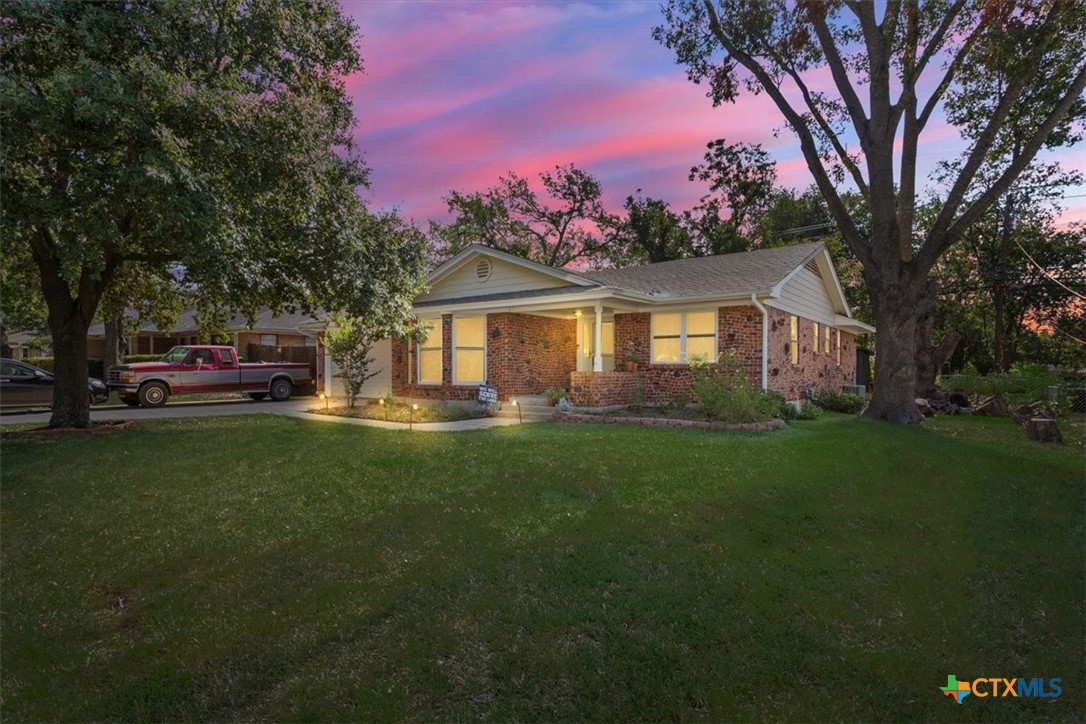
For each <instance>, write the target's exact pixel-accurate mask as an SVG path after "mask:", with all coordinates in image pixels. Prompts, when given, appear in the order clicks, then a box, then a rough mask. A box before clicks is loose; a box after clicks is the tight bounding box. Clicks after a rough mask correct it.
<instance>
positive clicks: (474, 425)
mask: <svg viewBox="0 0 1086 724" xmlns="http://www.w3.org/2000/svg"><path fill="white" fill-rule="evenodd" d="M283 414H285V415H289V416H290V417H299V418H301V419H303V420H312V421H314V422H333V423H338V424H341V425H361V426H362V427H380V428H382V429H385V430H407V429H408V425H407V423H406V422H385V421H384V420H364V419H362V418H358V417H339V416H338V415H314V414H313V413H310V412H285V413H283ZM529 422H532V420H525V421H524V424H525V425H527V424H528V423H529ZM519 424H520V422H518V421H517V420H516V419H515V418H513V419H510V418H507V417H477V418H474V419H472V420H455V421H453V422H416V423H415V425H414V427H413V428H412V431H413V432H460V431H462V430H484V429H486V428H488V427H505V426H507V425H519Z"/></svg>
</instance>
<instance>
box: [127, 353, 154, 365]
mask: <svg viewBox="0 0 1086 724" xmlns="http://www.w3.org/2000/svg"><path fill="white" fill-rule="evenodd" d="M160 359H162V355H160V354H126V355H125V356H124V363H125V364H128V363H129V362H158V361H159V360H160Z"/></svg>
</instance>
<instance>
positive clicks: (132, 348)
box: [87, 309, 318, 357]
mask: <svg viewBox="0 0 1086 724" xmlns="http://www.w3.org/2000/svg"><path fill="white" fill-rule="evenodd" d="M313 321H314V318H313V317H311V316H309V315H305V314H284V315H280V316H275V315H273V314H272V313H271V311H269V310H267V309H262V310H260V312H259V313H258V314H257V316H256V318H255V319H253V321H252V325H250V324H249V319H248V317H246V316H244V315H239V314H235V315H233V316H232V317H230V318H229V319H228V320H227V321H226V325H225V328H226V333H227V334H228V335H229V337H230V343H231V344H233V345H234V347H235V348H236V349H237V350H238V353H239V354H240V355H242V356H245V354H246V350H247V348H248V346H249V345H250V344H258V345H262V346H265V347H277V348H279V347H316V346H317V344H318V340H317V335H316V334H315V333H314V332H306V331H302V328H303V326H305V325H308V324H312V323H313ZM126 339H127V342H128V353H129V354H165V353H166V352H168V351H169V350H170V348H171V347H173V346H175V345H179V344H199V343H201V342H207V341H208V340H204V339H201V338H200V330H199V325H198V324H197V322H196V311H195V310H193V309H186V310H185V311H184V312H182V313H181V314H180V315H179V316H178V318H177V323H176V324H174V325H173V327H172V328H171V329H169V330H160V329H158V327H156V326H155V325H154V324H152V323H151V322H146V323H144V324H143V325H142V326H141V327H140V328H139V329H138V330H137V331H136V333H135V334H133V335H131V336H129V337H127V338H126ZM105 344H106V329H105V325H104V324H95V325H93V326H91V328H90V329H89V330H88V331H87V354H88V356H90V357H102V356H103V353H104V352H105Z"/></svg>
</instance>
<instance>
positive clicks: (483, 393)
mask: <svg viewBox="0 0 1086 724" xmlns="http://www.w3.org/2000/svg"><path fill="white" fill-rule="evenodd" d="M497 401H498V388H497V387H494V386H493V385H479V402H481V403H483V404H484V405H493V404H494V403H496V402H497Z"/></svg>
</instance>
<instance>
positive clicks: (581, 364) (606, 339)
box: [577, 317, 615, 372]
mask: <svg viewBox="0 0 1086 724" xmlns="http://www.w3.org/2000/svg"><path fill="white" fill-rule="evenodd" d="M601 332H602V336H603V369H604V371H605V372H611V371H613V370H614V369H615V323H614V322H613V321H608V320H606V319H605V320H603V329H602V330H601ZM595 354H596V322H595V320H593V319H592V318H591V317H590V318H587V319H580V320H578V323H577V371H578V372H591V371H592V358H593V357H594V356H595Z"/></svg>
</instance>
